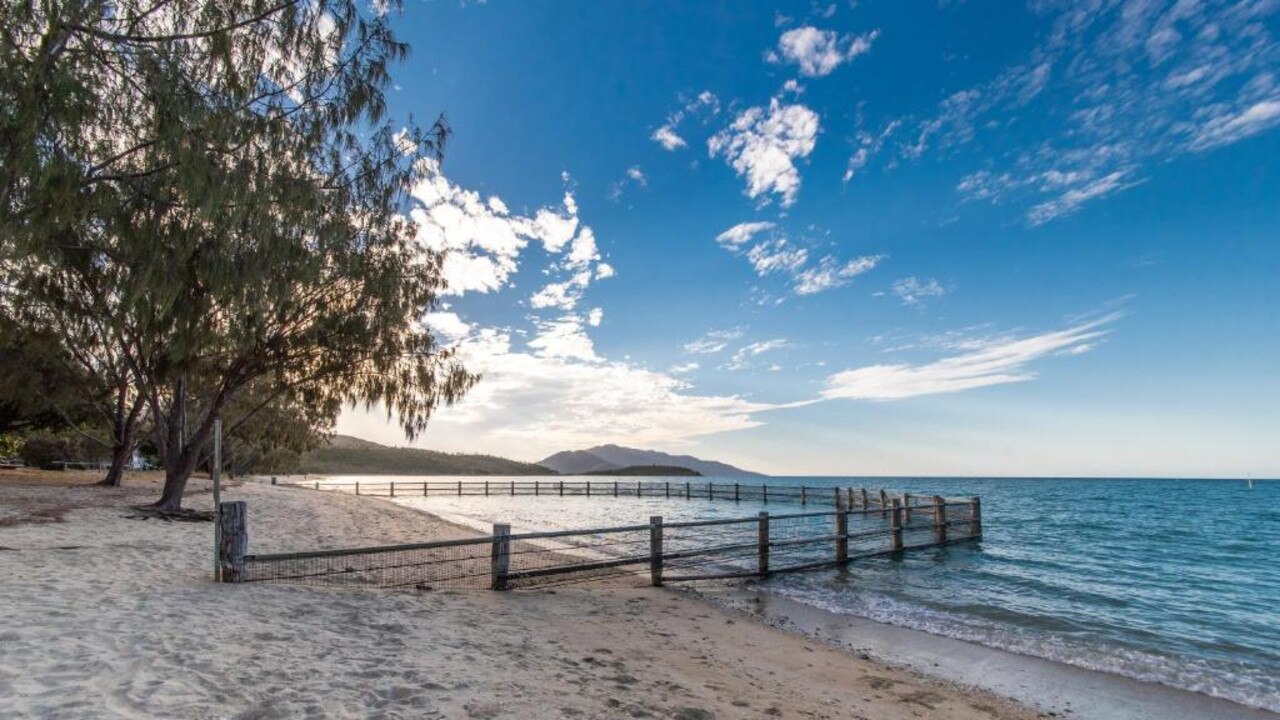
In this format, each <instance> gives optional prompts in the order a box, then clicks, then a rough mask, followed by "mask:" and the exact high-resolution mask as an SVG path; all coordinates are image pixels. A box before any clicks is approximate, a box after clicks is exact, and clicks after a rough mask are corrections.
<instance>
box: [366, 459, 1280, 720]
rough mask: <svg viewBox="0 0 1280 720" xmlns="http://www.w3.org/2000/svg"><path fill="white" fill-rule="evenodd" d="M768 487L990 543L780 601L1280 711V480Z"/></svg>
mask: <svg viewBox="0 0 1280 720" xmlns="http://www.w3.org/2000/svg"><path fill="white" fill-rule="evenodd" d="M380 479H382V480H385V479H386V478H380ZM406 479H407V478H406ZM369 480H374V478H369ZM634 481H635V479H634V478H628V479H626V480H625V481H624V482H634ZM683 481H684V479H683V478H680V479H679V482H683ZM771 481H772V482H776V483H780V484H781V483H785V484H805V485H809V486H811V487H833V486H853V487H860V486H864V485H865V486H867V487H872V488H878V487H881V486H884V487H886V488H890V489H897V490H907V491H913V492H920V493H927V494H932V493H935V492H936V493H938V494H942V495H947V496H969V495H980V496H981V497H982V507H983V531H984V537H983V539H982V541H981V542H979V543H969V544H962V545H955V546H951V547H947V548H940V549H931V550H925V551H917V552H915V553H911V554H909V555H908V556H907V557H905V558H904V559H897V560H895V559H887V558H886V559H874V560H861V561H857V562H855V563H854V564H852V565H851V566H850V567H849V568H848V569H847V570H846V571H844V572H839V571H829V572H828V571H823V572H815V573H803V574H792V575H784V576H779V577H777V578H773V579H770V580H768V581H766V582H765V583H762V584H761V586H760V587H762V588H763V589H765V590H766V591H767V592H776V593H779V594H782V595H786V596H788V597H790V598H792V599H794V600H798V601H800V602H804V603H807V604H810V605H813V606H816V607H819V608H822V609H824V610H827V611H830V612H834V613H843V614H852V615H859V616H863V617H867V618H870V619H872V620H876V621H880V622H884V623H888V624H892V625H899V626H903V627H909V628H914V629H917V630H923V631H926V632H930V633H935V634H938V635H945V636H949V637H954V638H960V639H963V640H968V641H971V642H975V643H979V644H983V645H988V646H992V647H997V648H1001V649H1004V650H1009V651H1012V652H1016V653H1022V654H1026V655H1034V656H1038V657H1042V658H1047V659H1050V660H1056V661H1060V662H1064V663H1068V664H1072V665H1077V666H1081V667H1086V668H1090V669H1094V670H1101V671H1105V672H1112V673H1117V674H1120V675H1125V676H1128V677H1132V678H1137V679H1140V680H1148V681H1153V682H1159V683H1163V684H1166V685H1171V686H1174V687H1179V688H1184V689H1187V690H1192V691H1197V692H1202V693H1205V694H1208V695H1212V696H1216V697H1221V698H1225V699H1228V700H1232V701H1235V702H1238V703H1242V704H1245V705H1250V706H1253V707H1260V708H1264V709H1268V710H1272V711H1277V712H1280V481H1261V482H1255V483H1254V488H1253V489H1252V490H1249V489H1247V488H1246V484H1245V482H1244V481H1243V480H1241V481H1221V480H1156V479H1152V480H1139V479H1105V480H1100V479H1039V478H1035V479H1031V478H1028V479H1016V478H1001V479H976V478H920V479H912V478H885V479H879V478H852V479H850V478H785V479H778V478H774V479H772V480H771ZM402 502H404V503H406V504H410V505H413V506H415V507H420V508H423V509H426V510H429V511H435V512H438V513H442V514H444V515H448V516H452V517H454V518H456V519H464V520H466V521H469V522H472V523H476V524H482V523H488V522H494V521H499V522H510V523H512V524H513V525H514V526H515V528H516V529H517V531H519V530H533V529H564V528H575V527H593V526H595V527H599V526H604V525H620V524H631V523H642V522H645V521H646V520H647V518H648V517H649V516H650V515H655V514H660V515H663V516H664V517H666V518H668V521H674V520H678V519H691V518H694V517H745V516H750V515H754V514H755V513H756V512H757V511H758V510H760V509H762V508H761V507H760V506H758V505H756V504H754V503H747V502H743V503H741V504H735V503H732V502H725V501H716V502H714V503H711V502H708V501H705V500H703V501H697V500H694V501H685V500H674V499H673V500H665V499H659V498H640V499H637V498H617V499H615V498H612V497H608V498H590V499H588V498H577V497H575V498H547V497H542V498H529V497H519V498H509V497H508V498H501V497H491V498H476V497H463V498H457V497H452V498H451V497H447V496H445V497H438V498H437V497H431V498H426V499H422V498H416V499H404V500H402ZM781 507H782V506H780V505H778V504H776V503H775V504H773V505H771V506H770V507H769V508H768V509H770V510H771V511H774V512H778V511H780V510H781Z"/></svg>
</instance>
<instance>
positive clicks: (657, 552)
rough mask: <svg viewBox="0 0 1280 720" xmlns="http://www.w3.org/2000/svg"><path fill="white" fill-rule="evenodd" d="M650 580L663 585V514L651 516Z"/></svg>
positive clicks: (658, 585) (655, 585) (657, 585)
mask: <svg viewBox="0 0 1280 720" xmlns="http://www.w3.org/2000/svg"><path fill="white" fill-rule="evenodd" d="M649 582H651V583H652V584H653V586H654V587H662V516H661V515H651V516H650V517H649Z"/></svg>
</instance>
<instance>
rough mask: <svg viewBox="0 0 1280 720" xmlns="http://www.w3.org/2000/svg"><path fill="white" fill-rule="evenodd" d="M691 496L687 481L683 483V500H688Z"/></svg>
mask: <svg viewBox="0 0 1280 720" xmlns="http://www.w3.org/2000/svg"><path fill="white" fill-rule="evenodd" d="M691 497H692V496H691V495H690V494H689V481H688V480H685V481H684V499H685V500H689V499H690V498H691Z"/></svg>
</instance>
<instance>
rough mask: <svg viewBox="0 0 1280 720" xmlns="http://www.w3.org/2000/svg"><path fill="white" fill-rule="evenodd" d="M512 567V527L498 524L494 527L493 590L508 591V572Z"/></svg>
mask: <svg viewBox="0 0 1280 720" xmlns="http://www.w3.org/2000/svg"><path fill="white" fill-rule="evenodd" d="M510 567H511V526H510V525H502V524H497V525H494V526H493V562H492V564H491V570H490V572H491V574H492V576H493V589H494V590H506V589H507V571H508V570H509V569H510Z"/></svg>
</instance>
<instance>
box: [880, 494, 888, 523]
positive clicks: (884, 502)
mask: <svg viewBox="0 0 1280 720" xmlns="http://www.w3.org/2000/svg"><path fill="white" fill-rule="evenodd" d="M888 515H889V493H887V492H885V491H884V488H880V516H881V517H888Z"/></svg>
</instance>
